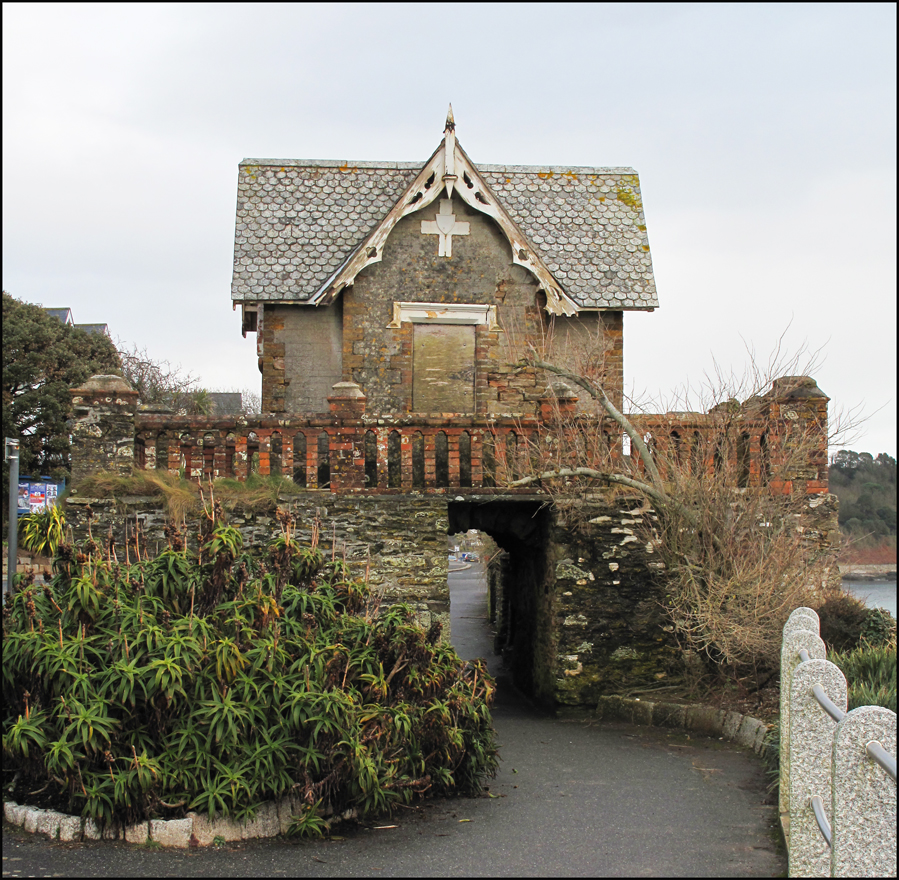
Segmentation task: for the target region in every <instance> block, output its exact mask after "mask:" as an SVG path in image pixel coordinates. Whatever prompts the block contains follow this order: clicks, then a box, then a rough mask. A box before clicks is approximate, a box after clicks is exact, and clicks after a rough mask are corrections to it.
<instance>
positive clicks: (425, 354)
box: [412, 324, 474, 413]
mask: <svg viewBox="0 0 899 880" xmlns="http://www.w3.org/2000/svg"><path fill="white" fill-rule="evenodd" d="M412 348H413V354H412V409H413V410H414V411H415V412H461V413H471V412H474V326H473V325H470V324H415V325H414V335H413V343H412Z"/></svg>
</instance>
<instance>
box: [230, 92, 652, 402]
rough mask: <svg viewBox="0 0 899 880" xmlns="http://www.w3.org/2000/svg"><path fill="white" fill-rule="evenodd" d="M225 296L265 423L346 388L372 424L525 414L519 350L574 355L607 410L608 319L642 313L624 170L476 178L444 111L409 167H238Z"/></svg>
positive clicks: (642, 245) (616, 352)
mask: <svg viewBox="0 0 899 880" xmlns="http://www.w3.org/2000/svg"><path fill="white" fill-rule="evenodd" d="M231 298H232V300H233V302H234V306H235V308H236V307H237V305H238V304H239V305H240V307H241V310H242V314H243V330H244V334H246V333H247V332H256V334H257V347H258V355H259V369H260V371H261V372H262V411H263V412H266V413H298V412H324V411H327V409H328V407H327V397H328V395H329V394H330V393H331V388H332V386H333V385H334V384H335V383H336V382H340V381H345V382H347V381H349V382H355V383H357V384H358V385H359V386H360V387H361V389H362V390H363V392H364V394H365V395H366V397H367V409H368V412H370V413H371V412H380V413H419V414H421V413H438V412H439V413H458V414H469V415H481V416H485V415H486V416H489V415H495V414H533V413H535V411H536V409H537V406H538V398H539V394H540V392H542V391H543V390H544V388H545V384H546V383H545V380H541V381H538V378H537V377H536V376H535V375H534V374H533V372H528V371H525V372H522V373H515V372H513V371H512V370H511V368H510V367H509V361H510V352H512V351H513V349H514V343H516V342H518V341H520V340H521V339H522V338H523V336H524V335H528V336H529V337H530V338H536V339H544V340H545V339H547V338H550V339H552V340H553V341H554V343H553V344H554V345H555V349H554V354H555V357H556V358H557V359H558V358H564V357H565V356H566V354H565V353H564V352H563V349H565V348H566V347H570V346H572V345H577V346H578V347H580V348H582V349H583V348H585V347H586V348H590V349H591V350H592V351H593V352H594V354H595V355H596V356H599V357H600V359H601V361H602V364H601V366H602V369H603V373H604V376H605V382H606V386H607V388H608V389H609V392H610V396H611V397H612V399H613V400H616V401H619V402H620V400H621V393H622V386H623V377H622V352H623V315H624V312H625V311H634V310H643V311H652V310H653V309H654V308H656V307H657V306H658V301H657V299H656V288H655V282H654V279H653V274H652V262H651V260H650V254H649V239H648V238H647V234H646V223H645V220H644V217H643V205H642V200H641V195H640V183H639V179H638V177H637V174H636V172H635V171H634V170H633V169H632V168H568V167H532V166H520V165H481V166H477V165H475V164H474V163H473V162H472V161H471V159H470V158H469V157H468V154H467V153H466V152H465V151H464V150H463V149H462V146H461V144H460V143H459V141H458V140H457V139H456V135H455V123H454V121H453V116H452V108H450V113H449V116H448V117H447V121H446V129H445V131H444V137H443V139H442V140H441V142H440V144H439V146H438V147H437V149H436V150H435V151H434V153H433V155H432V156H431V157H430V158H429V159H428V160H427V161H426V162H424V163H419V162H344V161H298V160H286V159H246V160H244V161H243V162H242V163H241V164H240V170H239V179H238V196H237V224H236V235H235V248H234V276H233V282H232V288H231ZM510 344H511V347H510ZM569 353H570V352H569Z"/></svg>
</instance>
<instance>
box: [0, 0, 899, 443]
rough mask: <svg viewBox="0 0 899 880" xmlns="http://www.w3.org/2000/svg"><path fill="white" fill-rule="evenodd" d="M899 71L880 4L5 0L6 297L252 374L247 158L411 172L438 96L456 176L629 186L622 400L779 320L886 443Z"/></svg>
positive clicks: (198, 367) (698, 380) (431, 143)
mask: <svg viewBox="0 0 899 880" xmlns="http://www.w3.org/2000/svg"><path fill="white" fill-rule="evenodd" d="M895 86H896V7H895V6H894V5H893V4H858V3H853V4H851V5H850V4H820V5H819V4H805V3H803V4H799V5H789V4H772V5H764V4H747V5H742V4H740V5H737V4H734V5H717V6H716V5H710V4H696V5H694V4H660V5H652V4H639V5H628V4H605V5H595V6H593V5H591V6H585V5H570V6H569V5H565V4H553V5H543V4H535V5H516V6H509V5H505V4H503V5H496V6H494V5H490V4H486V5H465V4H449V5H448V4H435V5H420V6H419V5H411V4H403V5H391V4H386V5H380V4H364V5H355V4H326V5H317V4H310V5H292V6H279V5H274V6H269V5H265V4H253V5H243V4H237V5H221V6H219V5H216V4H210V5H202V6H199V5H197V6H194V5H189V4H186V5H148V6H140V5H121V6H117V5H114V4H113V5H106V4H103V5H90V4H66V5H60V6H56V5H52V4H35V5H15V4H12V5H11V4H4V5H3V288H4V290H7V291H8V292H10V293H12V294H13V295H14V296H16V297H18V298H19V299H22V300H26V301H29V302H36V303H41V304H43V305H45V306H69V307H70V308H71V309H72V310H73V313H74V316H75V320H76V321H77V322H79V323H96V322H105V323H107V324H109V327H110V330H111V332H112V334H113V336H114V337H118V338H120V339H122V340H125V341H127V342H131V343H136V344H137V345H139V346H140V347H146V348H147V349H148V350H149V351H150V352H151V353H152V354H153V355H155V356H156V357H158V358H160V359H169V360H170V361H172V362H173V363H179V364H180V365H181V366H182V367H183V369H184V370H186V371H189V372H192V373H193V374H195V375H196V376H197V377H198V378H199V379H201V380H202V382H203V384H204V385H206V386H207V387H209V388H217V389H232V388H245V387H249V388H254V389H257V390H258V386H259V373H258V370H257V367H256V354H255V337H254V336H253V334H249V335H248V337H247V338H246V339H243V338H241V334H240V324H239V312H233V311H232V309H231V302H230V282H231V268H232V249H233V234H234V212H235V202H236V192H237V166H238V162H239V161H240V160H241V159H242V158H245V157H253V158H297V159H346V160H401V161H413V160H421V161H422V162H424V160H425V159H426V158H427V157H428V156H429V155H430V154H431V152H432V151H433V150H434V149H435V147H436V146H437V145H438V142H439V140H440V138H441V134H442V131H443V122H444V118H445V115H446V108H447V104H448V102H450V101H452V103H453V109H454V112H455V118H456V122H457V135H458V137H459V140H460V142H461V143H462V144H463V145H464V147H465V149H466V151H467V152H468V154H469V155H470V156H471V158H472V160H473V161H474V162H475V163H476V164H477V163H479V162H481V163H484V164H489V163H507V164H519V165H588V166H614V165H629V166H633V167H634V168H636V170H637V171H638V173H639V174H640V179H641V184H642V190H643V202H644V207H645V214H646V222H647V226H648V232H649V240H650V245H651V248H652V258H653V265H654V270H655V277H656V284H657V287H658V295H659V301H660V303H661V308H660V309H659V310H657V311H656V312H653V313H643V312H638V313H628V315H627V316H626V318H625V328H626V331H625V354H626V357H625V381H626V384H627V386H628V388H629V389H633V392H634V394H635V395H636V396H640V397H642V396H644V395H647V394H648V395H650V396H652V397H657V398H658V399H660V400H668V401H670V400H671V398H670V396H669V394H670V392H671V391H673V390H674V389H676V388H678V387H681V386H684V385H685V384H687V383H689V384H690V385H691V386H692V387H694V388H697V387H700V386H701V385H702V382H703V376H704V374H706V373H708V372H711V371H713V370H714V369H715V363H716V362H717V363H718V364H719V365H720V366H721V367H722V368H723V369H725V370H727V371H730V370H731V369H733V370H734V371H735V372H736V373H741V372H742V371H743V370H744V369H745V367H746V363H747V360H748V355H747V350H748V349H752V350H754V351H755V353H756V359H757V360H759V361H761V362H765V361H767V359H768V356H769V355H770V354H771V352H772V351H773V350H774V348H775V346H776V345H777V343H778V339H780V338H781V337H783V344H784V348H785V350H787V351H796V350H797V349H799V348H801V347H802V346H805V347H806V348H808V349H810V350H813V351H814V350H818V349H820V350H821V358H820V360H823V362H822V363H820V364H819V366H818V367H817V368H816V369H815V372H814V375H815V377H816V378H817V379H818V384H819V385H820V386H821V388H822V389H823V390H824V391H825V392H826V393H827V394H828V395H829V396H830V397H831V398H832V400H833V403H832V406H833V407H835V408H837V409H842V410H846V411H849V410H853V409H854V408H858V407H862V408H863V410H864V412H865V413H866V414H867V415H868V417H869V418H868V420H867V421H866V422H864V423H863V424H862V425H861V427H860V429H859V430H858V431H857V432H856V433H855V435H854V436H852V437H850V438H847V442H846V444H845V445H850V446H851V447H852V448H854V449H856V450H859V451H861V450H867V451H870V452H872V453H877V452H887V453H889V454H891V455H896V448H897V447H896V275H895V272H896V203H895V199H896V153H895V148H896V143H895V134H896V94H895ZM677 408H682V407H681V406H677Z"/></svg>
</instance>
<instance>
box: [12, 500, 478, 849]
mask: <svg viewBox="0 0 899 880" xmlns="http://www.w3.org/2000/svg"><path fill="white" fill-rule="evenodd" d="M278 515H279V519H280V521H281V524H282V533H281V535H280V536H278V537H277V538H276V539H275V540H273V541H272V542H271V543H270V544H269V546H267V547H266V548H264V549H263V550H261V551H258V552H257V551H254V550H245V549H244V548H243V547H242V539H241V535H240V533H239V532H238V531H237V530H236V529H234V528H232V527H230V526H228V525H226V524H224V523H223V522H222V519H221V508H220V507H219V505H218V502H216V504H215V505H214V509H213V510H212V511H210V512H209V514H208V515H207V517H206V519H205V520H204V525H203V527H202V530H201V535H200V540H199V552H198V553H193V552H191V551H189V550H188V549H187V548H186V546H185V541H184V537H183V535H182V534H181V533H179V532H178V531H177V530H174V529H169V530H168V535H169V541H170V546H169V548H168V549H167V550H165V551H164V552H163V553H161V554H160V555H159V556H158V557H156V558H155V559H153V560H148V559H139V561H137V562H135V563H134V564H131V565H126V564H123V563H121V562H120V561H117V558H116V556H117V554H116V548H115V547H114V546H112V545H111V544H106V545H105V546H103V547H101V546H98V545H97V543H95V542H94V541H93V540H88V541H87V542H86V543H85V544H84V545H83V546H81V547H74V546H71V545H67V544H63V545H61V546H60V547H59V551H58V555H57V557H56V559H55V561H54V571H55V576H54V578H53V580H52V583H51V584H49V585H46V586H37V585H35V584H33V583H25V584H23V585H22V587H21V588H20V589H19V590H18V592H17V593H16V594H15V595H14V597H13V598H12V599H11V600H10V601H8V602H7V604H6V606H5V608H4V610H3V635H4V663H3V698H4V709H3V752H4V763H3V773H4V787H5V788H9V789H10V790H12V791H13V792H14V796H16V797H17V798H18V799H19V800H20V802H27V803H37V804H39V805H45V806H52V807H55V808H57V809H62V810H65V811H68V812H79V813H81V814H82V815H84V816H88V817H91V818H93V819H96V820H99V821H100V822H101V823H110V822H121V823H132V822H135V821H138V820H143V819H147V818H150V817H157V818H177V817H180V816H183V815H184V814H185V813H186V812H187V811H188V810H204V811H208V812H209V813H210V814H213V815H214V814H216V813H222V814H225V815H230V816H235V817H237V818H244V817H249V816H251V815H252V814H253V813H254V811H255V810H256V809H257V808H258V807H259V806H260V804H262V803H263V802H265V801H267V800H271V799H276V798H280V797H281V796H283V795H285V794H286V793H288V792H293V793H295V794H296V795H299V797H300V800H301V801H302V803H303V804H304V805H305V806H304V807H303V808H302V810H301V811H300V813H299V815H298V816H297V828H298V830H299V831H301V832H304V833H308V834H315V833H320V832H321V831H322V829H323V816H324V815H327V814H328V812H329V811H331V810H333V811H334V812H336V813H341V812H344V811H346V810H348V809H355V810H356V811H357V812H358V814H359V815H360V816H366V815H371V814H375V813H380V812H383V811H389V810H391V808H393V807H394V806H395V805H396V804H400V803H403V804H405V803H409V802H411V801H413V800H414V799H416V798H421V797H423V796H426V795H428V796H430V795H436V794H454V793H458V794H474V793H476V792H478V791H479V790H480V788H481V786H482V784H483V780H484V779H485V777H487V776H490V775H492V774H493V773H494V771H495V767H496V749H495V744H494V733H493V728H492V725H491V716H490V711H489V706H490V703H491V701H492V696H493V692H494V683H493V681H492V679H491V678H490V676H489V675H488V674H487V672H486V670H485V668H484V666H483V664H482V663H481V662H480V661H476V662H474V663H463V662H462V661H461V660H460V659H459V658H458V656H457V655H456V653H455V652H454V651H453V649H452V648H451V647H449V646H448V645H446V644H443V643H441V641H440V640H439V634H440V627H439V624H435V625H433V626H432V627H431V628H430V629H429V630H427V631H425V630H423V629H422V628H421V627H420V626H417V625H416V624H414V623H413V619H412V612H411V610H410V609H409V608H408V607H407V606H405V605H395V606H393V607H391V608H390V609H389V610H387V611H386V612H385V613H383V614H381V613H379V610H378V601H377V599H376V598H375V597H373V596H372V594H371V593H370V592H369V589H368V587H367V586H366V584H365V583H363V582H361V581H358V580H354V579H352V578H350V577H349V575H348V572H347V569H346V567H345V565H344V564H343V563H342V562H341V561H340V560H335V559H333V558H331V559H328V558H326V557H325V556H324V555H323V554H322V552H321V550H320V549H319V548H318V547H317V546H316V541H315V535H317V530H316V529H315V528H314V529H313V543H312V546H310V547H301V546H299V545H298V544H297V543H296V542H295V541H294V540H293V539H292V537H291V526H292V522H291V518H290V516H289V515H288V514H286V513H285V512H283V511H280V510H279V512H278ZM136 552H137V553H139V550H138V548H136V547H132V548H131V553H130V554H129V555H130V556H131V558H134V555H135V553H136Z"/></svg>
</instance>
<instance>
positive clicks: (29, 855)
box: [3, 563, 786, 877]
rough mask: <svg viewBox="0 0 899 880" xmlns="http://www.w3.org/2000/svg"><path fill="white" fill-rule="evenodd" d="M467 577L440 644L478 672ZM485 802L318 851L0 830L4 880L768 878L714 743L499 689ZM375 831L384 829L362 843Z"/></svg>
mask: <svg viewBox="0 0 899 880" xmlns="http://www.w3.org/2000/svg"><path fill="white" fill-rule="evenodd" d="M481 572H482V569H481V566H480V564H477V563H476V564H474V565H472V566H471V568H470V569H468V570H465V571H461V572H456V573H453V574H452V575H451V579H450V584H451V593H452V616H453V636H454V638H453V640H454V643H455V644H456V646H457V650H459V653H460V654H461V655H462V656H463V657H474V656H487V657H488V661H489V665H490V666H491V667H492V669H493V670H494V671H495V672H498V673H500V681H501V685H502V683H503V682H502V675H501V669H499V668H498V663H499V660H498V658H495V657H492V655H490V654H489V653H488V652H489V647H488V646H489V637H490V634H489V631H488V629H487V625H486V622H485V621H484V593H483V586H482V582H481ZM494 717H495V723H496V728H497V732H498V735H499V742H500V744H501V754H502V757H503V761H502V764H501V768H500V772H499V773H498V775H497V778H496V779H495V780H494V781H493V782H491V784H490V792H489V794H490V795H493V797H483V798H477V799H455V800H440V801H435V802H430V803H428V804H426V805H424V806H422V807H420V808H418V809H415V810H400V811H399V813H400V815H397V816H394V817H393V819H389V820H384V821H383V822H382V823H372V824H371V827H362V828H357V829H355V830H352V831H347V832H346V833H345V839H343V840H335V841H330V842H316V843H305V844H304V843H295V842H285V841H280V840H272V841H252V842H248V843H245V844H240V845H229V846H228V847H224V848H222V849H219V850H217V849H214V848H209V849H204V850H194V851H153V850H147V849H146V848H144V847H140V846H130V845H128V844H124V843H118V842H116V843H112V842H92V843H84V844H62V843H53V842H50V841H47V840H42V839H32V838H31V837H30V836H29V835H25V834H23V833H21V832H19V831H12V830H10V829H9V827H8V826H7V827H5V828H4V834H3V875H4V877H25V876H40V877H48V876H66V877H71V876H92V877H118V876H122V877H138V876H159V877H163V876H165V877H212V876H222V877H237V876H285V877H304V876H309V877H336V876H348V877H358V876H383V877H397V876H433V877H440V876H442V877H450V876H484V875H488V876H489V875H493V876H510V877H516V876H594V877H595V876H607V877H636V876H640V877H737V876H739V877H770V876H783V874H784V872H785V869H786V862H785V859H784V858H783V856H782V855H780V854H779V853H778V851H777V850H776V848H775V843H774V841H775V834H774V832H775V826H776V812H775V809H774V807H773V806H770V805H764V804H763V790H764V778H763V774H762V771H761V767H760V765H759V762H758V760H757V759H756V758H755V756H754V755H752V754H751V753H747V752H744V751H742V750H740V749H738V748H735V747H733V746H731V745H730V744H725V743H722V742H719V741H717V740H707V739H703V738H698V739H697V738H688V737H687V735H686V734H684V733H678V732H674V731H663V730H653V729H650V728H644V727H633V726H629V725H622V724H615V725H611V724H597V723H591V722H576V721H561V720H557V719H552V718H547V717H545V716H544V715H542V714H541V713H540V712H538V711H536V710H535V709H533V708H532V707H530V706H529V705H528V703H527V702H526V701H524V700H523V699H521V698H520V697H518V696H517V695H516V694H515V693H514V692H512V691H511V690H510V689H509V688H508V687H505V688H503V687H502V686H501V688H500V697H499V700H498V703H497V706H496V708H495V711H494ZM378 825H386V826H396V827H386V828H385V827H381V828H379V827H377V826H378Z"/></svg>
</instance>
